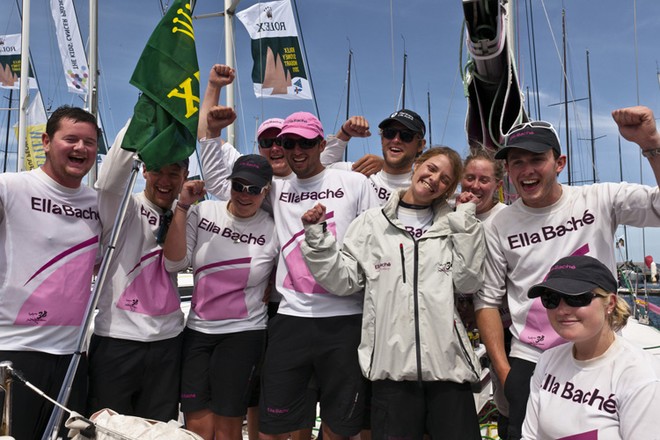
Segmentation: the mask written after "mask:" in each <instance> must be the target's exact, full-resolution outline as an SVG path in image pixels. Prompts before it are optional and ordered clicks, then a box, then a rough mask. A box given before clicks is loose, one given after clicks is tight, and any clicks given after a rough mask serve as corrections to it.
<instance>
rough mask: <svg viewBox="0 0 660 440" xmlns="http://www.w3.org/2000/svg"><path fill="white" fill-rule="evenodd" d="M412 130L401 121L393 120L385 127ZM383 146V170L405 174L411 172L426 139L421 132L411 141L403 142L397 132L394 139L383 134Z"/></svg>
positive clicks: (381, 140) (381, 139) (381, 137)
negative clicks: (420, 134)
mask: <svg viewBox="0 0 660 440" xmlns="http://www.w3.org/2000/svg"><path fill="white" fill-rule="evenodd" d="M387 128H391V129H394V130H405V131H411V130H410V129H408V128H406V126H405V125H403V124H401V123H399V122H392V123H390V124H389V125H387V127H384V129H387ZM380 142H381V146H382V148H383V161H384V163H383V171H385V172H386V173H389V174H404V173H408V172H410V169H411V168H412V165H413V163H414V162H415V158H416V157H417V156H418V155H419V154H420V153H421V152H422V150H423V149H424V145H426V141H425V140H424V139H422V138H420V136H419V134H415V137H414V138H413V140H412V141H410V142H403V141H402V140H401V138H400V135H399V134H397V135H396V136H395V137H394V139H386V138H385V136H383V135H382V134H381V136H380Z"/></svg>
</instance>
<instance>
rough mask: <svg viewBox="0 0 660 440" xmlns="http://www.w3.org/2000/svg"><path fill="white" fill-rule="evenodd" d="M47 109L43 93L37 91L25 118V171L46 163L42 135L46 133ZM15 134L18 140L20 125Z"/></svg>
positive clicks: (15, 129)
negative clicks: (42, 96) (42, 97)
mask: <svg viewBox="0 0 660 440" xmlns="http://www.w3.org/2000/svg"><path fill="white" fill-rule="evenodd" d="M47 120H48V117H47V116H46V109H45V108H44V103H43V101H42V100H41V93H40V92H39V91H38V90H37V94H36V96H35V97H34V99H33V100H32V102H31V103H30V106H29V107H28V111H27V114H26V118H25V123H26V129H25V136H26V142H25V157H24V159H23V169H24V170H27V171H30V170H33V169H35V168H39V167H40V166H41V165H43V164H44V162H46V154H45V153H44V144H43V141H42V138H41V135H42V134H43V133H45V132H46V122H47ZM14 134H15V136H16V138H18V124H15V125H14Z"/></svg>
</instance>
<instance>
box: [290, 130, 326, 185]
mask: <svg viewBox="0 0 660 440" xmlns="http://www.w3.org/2000/svg"><path fill="white" fill-rule="evenodd" d="M286 138H289V139H293V140H297V139H304V138H303V137H301V136H298V135H297V134H287V135H286ZM324 148H325V140H321V141H319V142H318V143H317V144H316V145H315V146H314V147H312V148H309V149H303V148H300V145H298V144H297V143H296V145H295V146H294V147H293V148H292V149H290V150H286V149H285V150H284V155H285V156H286V161H287V163H288V164H289V166H290V167H291V171H293V172H294V173H295V174H296V176H297V177H298V178H299V179H307V178H310V177H313V176H316V175H317V174H319V173H320V172H321V171H323V169H324V166H323V164H322V163H321V152H322V151H323V149H324Z"/></svg>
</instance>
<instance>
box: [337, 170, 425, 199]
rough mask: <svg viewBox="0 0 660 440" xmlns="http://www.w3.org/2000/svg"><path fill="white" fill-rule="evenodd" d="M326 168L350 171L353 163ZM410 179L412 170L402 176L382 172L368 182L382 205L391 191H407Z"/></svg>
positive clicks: (370, 177)
mask: <svg viewBox="0 0 660 440" xmlns="http://www.w3.org/2000/svg"><path fill="white" fill-rule="evenodd" d="M328 168H333V169H338V170H345V171H351V170H353V162H337V163H333V164H331V165H328ZM411 179H412V170H411V171H409V172H407V173H404V174H389V173H386V172H385V171H383V170H380V171H379V172H377V173H374V174H372V175H371V176H369V182H370V183H371V186H372V187H373V189H374V191H375V192H376V197H377V198H378V203H380V205H381V206H382V205H384V204H385V202H387V200H388V199H389V198H390V195H392V191H397V190H400V189H407V188H408V187H409V186H410V182H411Z"/></svg>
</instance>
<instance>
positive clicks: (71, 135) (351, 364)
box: [0, 65, 660, 440]
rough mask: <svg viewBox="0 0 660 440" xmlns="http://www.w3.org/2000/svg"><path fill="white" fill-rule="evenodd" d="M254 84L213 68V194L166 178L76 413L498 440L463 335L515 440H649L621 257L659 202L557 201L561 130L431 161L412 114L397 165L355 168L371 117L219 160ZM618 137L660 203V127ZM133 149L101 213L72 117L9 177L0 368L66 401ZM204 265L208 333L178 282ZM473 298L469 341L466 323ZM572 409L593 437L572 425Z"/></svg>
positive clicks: (626, 189)
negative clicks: (480, 352)
mask: <svg viewBox="0 0 660 440" xmlns="http://www.w3.org/2000/svg"><path fill="white" fill-rule="evenodd" d="M233 79H234V71H233V70H232V69H231V68H229V67H227V66H223V65H215V66H213V68H212V69H211V71H210V75H209V82H208V85H207V88H206V91H205V96H204V99H203V102H202V105H201V107H200V123H199V128H198V138H199V142H200V146H201V158H202V169H203V174H204V177H205V181H199V180H190V181H189V180H187V174H188V170H187V168H188V163H187V161H182V162H177V163H172V164H169V165H167V166H164V167H162V168H161V169H158V170H151V169H146V168H145V169H144V171H143V176H144V178H145V181H146V184H145V189H144V191H143V192H141V193H139V194H135V195H133V196H132V198H131V199H130V200H129V205H128V208H127V213H126V217H125V220H124V223H123V227H122V230H121V233H120V235H119V239H118V241H117V244H116V255H117V257H116V258H115V259H114V260H112V261H111V263H110V266H109V269H108V280H107V282H106V283H105V284H104V288H103V290H102V291H101V296H100V300H99V303H98V315H97V317H96V321H95V328H94V335H93V336H92V339H91V342H90V346H89V350H88V353H87V354H88V356H87V357H88V360H89V365H86V363H85V362H83V363H82V364H81V367H80V368H79V370H78V376H77V378H76V382H75V385H74V390H76V392H75V393H73V396H72V400H71V401H70V406H71V407H72V408H73V409H76V410H78V411H79V412H83V413H87V414H91V413H92V412H94V411H96V410H98V409H101V408H104V407H110V408H112V409H114V410H115V411H118V412H120V413H124V414H129V415H137V416H140V417H145V418H151V419H157V420H164V421H167V420H169V419H172V418H177V415H178V411H179V409H180V410H181V411H182V412H183V413H184V416H185V421H186V427H187V428H188V429H190V430H192V431H194V432H195V433H197V434H198V435H200V436H201V437H202V438H204V439H214V438H215V439H232V440H233V439H239V438H241V436H242V434H241V428H242V423H243V419H244V417H245V415H246V414H248V420H249V421H250V423H251V424H252V425H254V426H252V429H253V430H254V431H255V433H256V432H257V431H258V432H259V438H260V439H263V440H269V439H285V438H288V437H289V436H291V437H292V438H294V439H304V438H309V436H310V433H311V427H312V426H313V425H314V422H315V417H316V408H317V403H318V404H319V406H320V416H321V419H322V420H323V422H322V431H323V437H324V438H327V439H335V438H348V437H352V436H356V435H358V434H360V433H361V432H362V436H363V437H364V438H369V436H372V437H374V438H377V439H387V438H393V437H397V438H410V439H421V438H423V437H424V435H429V436H430V437H431V438H451V439H479V438H481V434H480V429H479V422H478V419H477V412H476V408H475V403H474V399H473V395H472V391H471V386H470V384H471V383H473V382H476V381H478V380H479V377H480V373H481V366H480V363H479V360H478V359H477V358H476V356H475V354H474V352H473V350H472V348H471V344H470V341H469V338H468V335H467V331H466V325H467V326H468V327H469V328H468V329H471V328H472V327H473V326H475V325H476V326H477V327H478V328H479V331H480V334H481V337H482V340H483V342H484V344H485V346H486V349H487V352H488V355H489V357H490V360H491V365H492V369H493V372H494V379H495V383H496V384H497V386H496V391H495V396H496V402H497V405H498V409H499V410H500V412H501V413H502V415H503V416H504V417H502V419H501V423H500V437H501V438H508V439H520V438H525V439H537V438H538V439H541V438H548V439H550V438H564V437H571V436H577V435H579V434H586V433H588V432H594V431H596V432H597V433H598V434H597V435H598V436H599V438H600V436H607V438H637V437H639V438H650V437H649V433H650V432H652V431H651V429H653V418H652V417H651V415H652V413H653V407H654V406H657V403H658V402H659V401H660V366H659V364H658V361H657V359H654V358H652V357H651V356H650V355H648V354H645V353H644V352H643V351H642V350H640V349H638V348H636V347H634V346H632V345H631V344H630V343H629V342H627V341H625V340H623V339H622V338H621V337H620V336H619V335H618V334H617V331H618V330H620V328H621V327H622V326H623V325H625V322H626V319H627V317H628V315H629V312H628V310H627V309H626V306H625V302H623V300H621V299H620V298H618V297H617V296H616V281H615V279H614V276H613V271H614V269H615V259H614V248H613V234H614V231H615V229H616V227H617V225H619V224H628V225H635V226H660V214H658V213H659V212H660V210H659V208H660V199H659V193H658V188H657V187H654V188H651V187H647V186H642V185H632V184H627V183H616V184H614V183H612V184H595V185H591V186H583V187H571V186H567V185H562V184H560V183H559V182H558V177H557V176H558V174H559V172H561V170H562V169H563V167H564V165H565V163H566V156H565V155H562V153H561V147H560V144H559V139H558V137H557V134H556V133H555V132H554V129H553V128H552V126H551V125H550V124H547V123H544V122H540V121H538V122H527V123H523V124H521V125H518V126H515V127H513V128H512V130H511V131H510V132H509V134H508V135H507V136H506V138H505V139H504V147H503V148H502V149H501V150H499V151H498V152H497V154H496V155H495V156H493V155H492V154H490V153H489V152H486V151H473V152H472V153H471V154H470V155H469V156H468V157H467V158H466V159H465V160H462V159H461V157H460V156H459V154H458V153H457V152H456V151H454V150H453V149H451V148H449V147H445V146H439V147H438V146H432V147H430V148H428V149H425V147H426V142H425V140H424V137H425V134H426V127H425V124H424V122H423V120H422V119H421V118H420V117H419V115H418V114H417V113H415V112H414V111H411V110H409V109H401V110H399V111H396V112H394V113H392V114H391V115H389V116H388V117H386V118H385V119H384V120H383V121H382V122H381V123H380V124H379V125H378V128H379V130H380V132H379V133H380V139H381V145H382V159H380V158H376V157H374V156H367V157H365V158H363V159H361V160H359V161H358V162H356V163H354V164H351V163H345V162H341V157H342V155H343V151H344V149H345V148H346V145H347V142H348V141H349V140H350V138H352V137H365V136H370V135H371V133H370V126H369V123H368V121H366V120H365V119H364V118H363V117H360V116H354V117H351V118H350V119H348V120H347V121H346V122H344V124H342V126H341V128H340V130H339V132H338V133H337V134H336V135H334V136H328V137H327V138H326V136H325V131H324V129H323V126H322V124H321V123H320V121H319V120H318V119H317V118H316V117H315V116H314V115H312V114H310V113H306V112H297V113H294V114H292V115H289V116H288V117H287V118H285V119H269V120H266V121H265V122H264V123H263V124H261V126H260V127H259V129H258V132H257V137H258V145H259V154H250V155H241V154H240V153H239V152H238V151H237V150H236V149H235V148H234V147H233V146H232V145H230V144H229V143H227V142H225V141H223V140H222V138H221V137H220V135H221V131H222V129H223V128H225V127H226V126H228V125H229V124H231V123H232V122H233V121H234V120H235V119H236V114H235V113H234V111H233V109H231V108H227V107H223V106H221V105H218V102H219V99H220V94H221V89H222V87H224V86H225V85H227V84H229V83H231V82H232V81H233ZM613 117H614V120H615V122H616V123H617V124H618V126H619V129H620V131H621V133H622V135H623V136H624V137H625V138H626V139H628V140H630V141H632V142H635V143H637V144H638V145H639V146H640V147H641V148H642V153H643V154H644V156H646V157H648V160H649V162H650V164H651V166H652V168H653V171H654V173H655V175H656V180H658V181H660V133H658V131H657V129H656V126H655V121H654V118H653V114H652V112H651V111H650V110H649V109H647V108H645V107H632V108H627V109H622V110H617V111H615V112H614V113H613ZM124 132H125V130H122V132H120V134H119V135H118V138H117V140H116V141H115V145H114V146H113V147H112V148H111V149H110V152H109V154H108V156H107V158H106V160H105V162H104V164H103V167H102V169H101V172H100V175H99V180H98V182H97V185H96V190H97V191H96V192H94V191H93V190H91V189H89V188H85V187H83V186H81V185H80V183H81V180H82V178H83V177H84V175H85V174H86V173H87V171H88V170H89V169H90V168H91V166H92V165H93V163H94V160H95V157H96V142H97V136H98V131H97V126H96V121H95V120H94V119H93V117H92V116H91V115H89V114H87V113H86V112H84V111H82V110H80V109H75V108H62V109H59V110H57V111H56V112H55V113H54V114H53V115H52V116H51V118H50V119H49V122H48V125H47V130H46V133H45V134H44V137H43V140H44V147H45V151H46V157H47V159H46V164H45V165H44V166H43V167H42V168H41V169H38V170H34V171H31V172H26V173H18V174H4V175H2V176H0V243H2V247H3V253H2V256H1V257H0V259H1V260H2V263H3V264H4V267H5V268H6V270H5V271H3V273H0V281H1V282H0V301H2V304H3V305H4V307H3V308H2V310H1V311H0V326H1V328H2V330H3V335H4V337H3V338H2V340H1V341H0V360H11V361H12V362H14V364H15V366H16V368H18V369H19V370H22V371H23V372H24V373H25V374H26V376H28V377H29V378H30V381H31V382H32V383H34V384H35V385H36V386H38V387H40V388H42V389H44V390H45V391H46V392H47V393H49V394H56V393H57V391H58V390H59V385H60V384H61V382H62V378H63V376H64V373H65V371H66V369H67V367H68V361H69V359H70V357H71V356H72V355H73V352H74V350H77V347H75V342H76V332H77V330H78V328H79V326H80V325H81V320H82V314H83V312H84V309H85V306H86V305H87V301H88V299H89V283H90V281H91V277H92V274H93V270H94V264H95V263H96V262H98V257H97V249H98V248H99V244H100V245H101V248H103V247H104V246H108V245H109V238H110V229H111V227H112V224H113V222H114V217H115V216H116V212H117V209H118V207H119V204H120V201H121V196H122V193H123V188H124V187H125V185H126V180H127V178H128V175H129V173H130V169H131V163H132V161H133V154H132V153H130V152H128V151H125V150H122V149H121V148H120V147H119V146H120V145H121V142H122V139H123V134H124ZM505 170H506V172H507V175H508V178H509V180H510V182H511V183H512V184H513V186H514V187H515V189H516V193H517V194H518V195H519V199H518V200H517V201H516V202H514V203H513V204H512V205H510V206H505V205H504V204H503V203H501V202H500V201H499V200H500V197H499V192H500V189H501V188H502V185H503V182H504V179H505V177H504V172H505ZM363 173H364V175H363ZM459 187H460V191H459ZM207 192H208V193H210V194H212V195H213V196H215V198H216V199H217V200H204V199H205V196H206V195H207ZM35 216H38V217H39V218H38V220H37V221H38V222H39V227H37V228H35V227H34V224H36V223H37V221H35ZM28 237H29V238H28ZM27 240H30V241H29V243H30V246H26V243H27ZM553 263H554V264H553ZM188 267H192V269H193V277H194V290H193V297H192V301H191V309H190V313H189V315H188V317H187V319H185V317H184V315H183V313H182V311H181V309H180V304H179V298H178V294H177V288H176V287H177V286H176V274H177V272H178V271H180V270H183V269H186V268H188ZM465 298H470V301H469V304H470V305H469V306H468V307H472V305H471V304H474V306H473V307H474V314H473V316H471V317H469V318H466V316H465V315H464V314H462V315H463V316H460V315H459V313H458V307H457V304H459V303H460V301H461V300H462V299H465ZM464 321H465V323H464ZM508 324H510V326H508ZM507 326H508V327H509V328H508V330H506V329H505V327H507ZM506 331H508V332H510V335H511V344H510V347H508V345H507V344H506V343H505V339H506V338H505V333H506ZM566 342H572V344H567V343H566ZM553 347H555V348H553ZM87 382H88V384H89V390H88V391H87V386H86V385H87ZM14 405H15V413H16V412H17V411H20V412H21V413H23V414H30V415H33V416H31V417H20V418H18V420H15V422H18V423H15V424H14V432H15V436H16V438H18V439H24V438H39V437H40V436H41V432H42V431H43V429H44V426H45V421H46V420H47V418H48V416H49V410H50V405H47V404H45V401H42V400H41V398H40V397H38V396H36V395H32V394H31V391H29V390H21V389H20V388H18V389H16V394H15V398H14ZM541 409H543V412H541ZM569 411H570V412H571V413H574V414H581V415H582V414H583V415H584V417H575V418H573V420H574V421H573V422H570V423H566V421H565V420H564V422H562V423H559V422H558V419H559V418H560V417H561V416H562V415H563V414H565V413H568V412H569ZM15 419H16V417H15ZM255 435H256V434H255ZM571 438H573V437H571Z"/></svg>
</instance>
